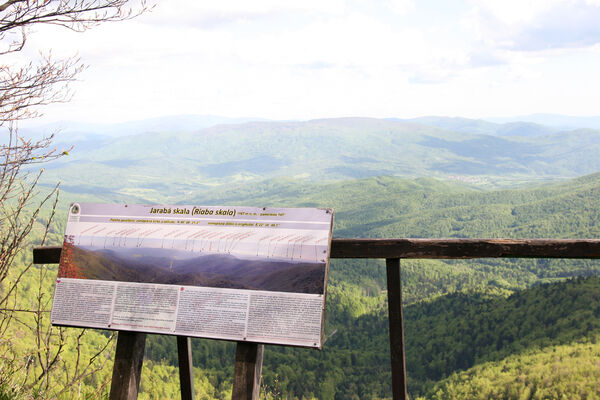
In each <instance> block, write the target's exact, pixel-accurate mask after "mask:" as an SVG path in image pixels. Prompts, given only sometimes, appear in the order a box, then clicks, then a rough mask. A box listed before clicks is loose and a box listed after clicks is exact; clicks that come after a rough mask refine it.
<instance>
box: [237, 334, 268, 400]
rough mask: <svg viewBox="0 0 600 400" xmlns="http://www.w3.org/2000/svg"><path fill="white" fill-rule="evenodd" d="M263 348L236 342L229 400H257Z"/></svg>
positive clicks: (253, 344) (255, 344)
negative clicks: (231, 389) (231, 390)
mask: <svg viewBox="0 0 600 400" xmlns="http://www.w3.org/2000/svg"><path fill="white" fill-rule="evenodd" d="M264 348H265V346H264V345H262V344H258V343H248V342H237V346H236V349H235V370H234V373H233V393H232V395H231V400H258V395H259V394H260V376H261V373H262V364H263V352H264Z"/></svg>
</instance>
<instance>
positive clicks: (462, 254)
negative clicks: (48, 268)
mask: <svg viewBox="0 0 600 400" xmlns="http://www.w3.org/2000/svg"><path fill="white" fill-rule="evenodd" d="M60 252H61V247H60V246H46V247H35V248H34V249H33V262H34V263H36V264H53V263H58V262H59V261H60ZM502 257H504V258H600V239H410V238H400V239H332V241H331V258H438V259H450V258H463V259H464V258H502Z"/></svg>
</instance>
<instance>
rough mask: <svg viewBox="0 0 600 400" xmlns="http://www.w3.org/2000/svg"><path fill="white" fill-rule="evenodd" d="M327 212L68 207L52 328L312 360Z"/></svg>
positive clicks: (329, 220) (320, 311)
mask: <svg viewBox="0 0 600 400" xmlns="http://www.w3.org/2000/svg"><path fill="white" fill-rule="evenodd" d="M332 224H333V211H332V210H331V209H318V208H254V207H232V206H225V207H213V206H210V207H204V206H203V207H200V206H182V205H131V204H128V205H116V204H96V203H74V204H72V205H71V207H70V209H69V217H68V222H67V227H66V232H65V240H64V244H63V249H62V253H61V260H60V266H59V271H58V277H57V279H56V288H55V292H54V303H53V307H52V314H51V320H52V323H53V324H55V325H63V326H81V327H91V328H102V329H114V330H130V331H140V332H149V333H161V334H171V335H183V336H195V337H205V338H215V339H225V340H235V341H249V342H259V343H274V344H285V345H293V346H304V347H317V348H321V345H322V338H323V318H324V309H325V298H326V285H327V273H328V269H329V253H330V248H331V231H332Z"/></svg>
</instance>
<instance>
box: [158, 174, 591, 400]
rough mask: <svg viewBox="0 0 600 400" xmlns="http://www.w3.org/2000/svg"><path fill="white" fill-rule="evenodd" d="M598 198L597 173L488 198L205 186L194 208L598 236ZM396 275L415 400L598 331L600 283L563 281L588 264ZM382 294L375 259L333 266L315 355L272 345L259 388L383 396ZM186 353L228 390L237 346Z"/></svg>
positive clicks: (494, 263) (365, 183)
mask: <svg viewBox="0 0 600 400" xmlns="http://www.w3.org/2000/svg"><path fill="white" fill-rule="evenodd" d="M599 194H600V174H594V175H589V176H585V177H581V178H577V179H574V180H571V181H566V182H562V183H557V184H552V185H543V186H538V187H532V188H522V189H511V190H496V191H482V190H479V189H475V188H472V187H471V188H470V187H467V186H465V185H458V184H451V183H448V182H440V181H438V180H435V179H428V178H419V179H401V178H394V177H373V178H366V179H361V180H351V181H344V182H336V183H329V184H321V185H315V184H311V183H309V182H305V181H301V180H294V179H277V180H268V181H264V182H262V183H261V184H248V185H240V186H238V187H236V188H232V189H230V190H223V189H214V190H212V191H209V192H207V193H206V194H204V195H202V196H198V197H196V198H195V199H194V202H196V203H199V204H249V205H256V206H258V205H278V206H311V207H319V206H327V207H334V208H335V210H336V214H335V232H334V236H337V237H403V236H407V237H553V238H560V237H581V238H598V237H600V235H599V234H600V210H599V209H598V205H597V204H598V203H597V199H598V195H599ZM402 269H403V276H402V278H403V295H404V299H405V304H406V309H405V318H406V343H407V345H406V349H407V357H408V358H407V361H408V371H409V379H410V382H409V389H410V391H411V393H412V394H413V395H426V397H427V398H434V397H435V396H438V397H437V398H453V397H452V393H453V392H452V390H453V389H452V387H454V386H457V385H461V386H460V387H461V388H462V389H461V390H463V393H464V392H466V391H468V385H469V383H468V382H466V381H465V380H464V379H463V378H461V377H462V376H463V375H460V373H461V371H467V372H465V373H466V374H468V373H470V372H468V371H471V369H470V368H473V371H475V370H476V371H479V372H481V373H482V374H483V375H484V376H486V378H485V379H487V380H488V381H489V382H488V383H486V385H487V386H489V387H490V388H496V389H494V390H497V386H498V385H500V384H501V382H500V383H499V382H496V381H492V380H491V377H490V376H489V374H490V373H491V372H490V371H496V370H497V369H496V368H497V365H500V364H494V363H504V362H506V363H508V364H507V365H510V368H512V369H511V371H513V373H515V374H516V373H517V371H521V369H519V368H518V367H517V361H515V359H516V357H521V358H520V360H521V361H522V362H523V363H529V364H526V365H528V368H530V370H531V371H534V370H535V371H537V370H539V369H540V368H542V365H538V364H539V363H543V360H547V359H548V357H549V356H548V354H547V352H548V351H549V350H548V349H549V348H550V347H548V346H558V345H560V346H563V347H561V349H562V350H561V351H562V352H563V353H569V354H570V353H571V352H572V351H571V349H574V348H576V346H579V344H578V343H588V342H590V343H591V342H593V341H595V340H596V337H597V336H598V335H600V322H599V321H600V318H599V317H600V314H599V313H600V303H599V301H600V298H599V297H598V288H599V285H600V281H599V280H598V278H589V279H576V280H573V281H569V282H563V281H564V280H565V279H566V278H569V277H577V276H579V277H582V276H597V275H600V264H599V263H598V262H597V261H596V260H572V261H568V260H545V259H527V260H514V259H506V260H505V259H481V260H472V261H465V260H457V261H435V260H412V261H411V260H406V261H402ZM383 288H385V269H384V268H383V264H382V262H381V261H378V260H332V264H331V268H330V281H329V291H328V302H327V325H326V336H327V337H328V340H327V342H326V344H325V346H324V349H323V351H322V352H321V353H319V352H313V351H310V350H300V349H288V348H279V347H269V348H268V349H267V353H266V355H265V368H264V377H265V382H266V384H267V385H269V386H270V387H278V388H279V389H278V390H282V391H283V393H286V395H289V396H291V397H290V398H298V399H302V398H303V396H304V398H311V396H315V397H316V398H319V399H352V398H354V399H356V398H359V399H363V398H386V397H387V396H389V393H390V387H389V382H390V381H389V379H390V376H389V367H388V365H389V349H388V346H389V345H388V337H387V309H386V305H385V294H384V293H383V292H382V289H383ZM153 340H155V342H152V344H151V345H150V347H149V350H148V351H149V356H150V357H151V358H152V359H155V360H160V359H161V358H166V359H168V360H171V359H170V357H169V356H168V355H167V354H170V353H171V351H173V349H174V347H173V346H174V341H171V342H169V341H168V340H167V339H165V338H161V339H153ZM592 345H593V343H592ZM195 346H196V348H195V354H197V356H196V357H198V358H197V362H198V363H199V364H198V365H202V366H204V367H205V368H208V369H209V370H211V371H213V372H211V373H212V374H215V375H214V376H215V378H213V379H215V382H221V384H223V382H227V379H228V376H229V375H228V373H229V372H230V371H231V370H230V369H231V363H230V360H231V358H232V354H233V353H232V351H233V347H232V346H231V345H227V344H223V343H215V342H210V341H200V340H198V341H196V344H195ZM594 351H596V350H594ZM228 360H229V361H228ZM171 362H174V360H171ZM586 362H587V359H586ZM534 363H538V364H534ZM502 365H504V364H502ZM568 365H569V366H568V368H571V367H573V365H572V364H568ZM521 366H522V367H523V368H524V366H523V365H521ZM482 368H487V369H486V370H485V371H482ZM536 368H537V369H536ZM565 368H567V366H566V367H565ZM544 371H545V373H548V374H551V373H552V371H548V370H547V369H546V370H544ZM454 373H456V375H452V374H454ZM533 373H534V372H532V374H533ZM569 373H572V374H573V377H572V380H573V381H577V382H580V383H581V385H583V386H581V385H580V386H579V387H586V386H585V385H590V384H591V383H590V382H589V380H590V379H591V378H590V376H595V375H586V374H581V373H578V372H577V371H575V370H572V371H571V372H569ZM461 379H463V380H461ZM503 379H504V380H503V381H502V382H504V383H505V382H506V380H508V379H514V380H517V379H521V378H519V376H515V375H511V376H507V375H506V374H505V375H503ZM523 379H525V378H523ZM535 379H537V378H535V376H534V375H532V377H531V381H528V380H525V381H523V382H527V385H533V384H534V383H535V382H538V381H536V380H535ZM558 381H560V379H559V378H557V382H558ZM519 382H521V381H519ZM532 382H534V383H532ZM552 382H554V381H553V380H550V381H544V382H541V383H539V382H538V383H539V385H540V389H539V390H540V393H550V392H543V391H542V388H544V389H545V390H546V389H547V390H555V389H556V390H560V389H557V387H555V386H553V385H554V384H553V383H552ZM536 384H537V383H536ZM453 385H454V386H453ZM523 387H524V386H523ZM490 390H492V389H490ZM565 390H566V389H565ZM552 393H554V392H552ZM560 393H563V392H560ZM564 393H567V394H568V393H576V392H568V391H564ZM577 393H578V392H577ZM443 395H447V396H449V397H443ZM499 397H500V398H503V397H502V396H499ZM567 397H569V396H568V395H567ZM461 398H470V397H468V396H466V395H465V396H462V397H461ZM471 398H481V397H476V396H473V397H471ZM508 398H511V397H510V396H508ZM572 398H578V397H577V396H575V397H572Z"/></svg>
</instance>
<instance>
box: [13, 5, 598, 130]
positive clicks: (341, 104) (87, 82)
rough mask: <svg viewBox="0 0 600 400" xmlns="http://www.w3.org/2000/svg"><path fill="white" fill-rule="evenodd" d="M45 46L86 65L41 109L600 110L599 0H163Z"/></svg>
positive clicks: (66, 114)
mask: <svg viewBox="0 0 600 400" xmlns="http://www.w3.org/2000/svg"><path fill="white" fill-rule="evenodd" d="M50 49H52V53H53V55H54V56H69V55H73V54H76V53H77V54H79V56H81V58H82V59H83V61H84V62H85V63H86V64H87V65H88V66H89V67H88V69H87V70H86V71H85V72H84V73H82V74H81V75H80V77H79V81H78V82H77V83H75V84H74V85H73V89H74V90H75V96H74V97H73V99H72V101H71V102H70V103H68V104H58V105H53V106H51V107H47V108H46V109H45V113H46V117H45V119H46V120H47V121H51V120H79V121H87V122H117V121H125V120H134V119H144V118H151V117H158V116H164V115H174V114H213V115H221V116H229V117H262V118H269V119H311V118H322V117H338V116H370V117H416V116H423V115H447V116H463V117H489V116H510V115H523V114H530V113H540V112H543V113H560V114H570V115H598V114H600V112H599V111H598V104H600V76H599V75H600V74H599V71H600V0H567V1H558V0H539V1H537V0H536V1H527V0H503V1H499V0H483V1H454V0H439V1H429V0H419V1H411V0H383V1H374V0H356V1H355V0H348V1H346V0H331V1H330V0H302V1H294V2H291V1H282V0H254V1H242V0H236V1H229V0H219V1H198V0H162V1H158V2H157V5H156V7H155V9H154V10H153V11H152V12H151V13H148V14H145V15H143V16H141V17H139V18H137V19H135V20H132V21H126V22H120V23H113V24H104V25H102V26H99V27H96V28H94V29H92V30H90V31H88V32H86V33H74V32H70V31H68V30H65V29H57V28H47V27H46V28H43V29H42V28H38V29H37V32H36V33H34V34H32V35H31V36H30V38H29V41H28V47H27V49H26V51H23V52H22V53H21V54H20V55H19V57H23V58H32V57H38V53H39V51H40V50H41V51H47V50H50Z"/></svg>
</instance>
